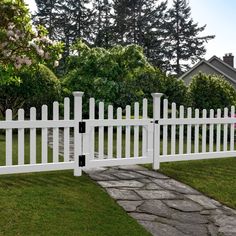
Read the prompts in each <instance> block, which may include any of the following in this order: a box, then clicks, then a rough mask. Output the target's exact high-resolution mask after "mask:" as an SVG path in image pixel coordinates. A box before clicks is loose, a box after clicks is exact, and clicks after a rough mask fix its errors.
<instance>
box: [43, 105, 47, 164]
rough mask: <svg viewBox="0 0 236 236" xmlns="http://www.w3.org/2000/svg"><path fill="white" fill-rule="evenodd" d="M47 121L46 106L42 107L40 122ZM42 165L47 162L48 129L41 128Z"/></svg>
mask: <svg viewBox="0 0 236 236" xmlns="http://www.w3.org/2000/svg"><path fill="white" fill-rule="evenodd" d="M47 119H48V106H47V105H43V106H42V120H43V121H46V120H47ZM41 138H42V141H41V145H42V163H47V162H48V129H47V128H42V137H41Z"/></svg>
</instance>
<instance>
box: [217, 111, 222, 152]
mask: <svg viewBox="0 0 236 236" xmlns="http://www.w3.org/2000/svg"><path fill="white" fill-rule="evenodd" d="M217 118H218V119H220V118H221V109H217ZM220 136H221V124H217V128H216V151H217V152H219V151H220V150H221V147H220V145H221V142H220V140H221V137H220Z"/></svg>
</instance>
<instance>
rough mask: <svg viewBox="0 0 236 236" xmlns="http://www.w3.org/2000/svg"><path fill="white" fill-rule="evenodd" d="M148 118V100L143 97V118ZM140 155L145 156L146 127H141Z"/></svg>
mask: <svg viewBox="0 0 236 236" xmlns="http://www.w3.org/2000/svg"><path fill="white" fill-rule="evenodd" d="M147 118H148V100H147V99H146V98H144V99H143V119H147ZM142 156H143V157H145V156H147V127H143V128H142Z"/></svg>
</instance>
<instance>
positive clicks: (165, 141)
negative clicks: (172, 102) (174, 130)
mask: <svg viewBox="0 0 236 236" xmlns="http://www.w3.org/2000/svg"><path fill="white" fill-rule="evenodd" d="M163 118H164V119H167V118H168V100H167V99H164V104H163ZM167 128H168V127H167V125H163V155H167V147H168V132H167Z"/></svg>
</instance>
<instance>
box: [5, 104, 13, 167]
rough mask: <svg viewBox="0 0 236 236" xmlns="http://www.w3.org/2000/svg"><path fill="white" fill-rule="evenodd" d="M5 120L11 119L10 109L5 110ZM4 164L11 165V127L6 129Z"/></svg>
mask: <svg viewBox="0 0 236 236" xmlns="http://www.w3.org/2000/svg"><path fill="white" fill-rule="evenodd" d="M6 120H8V121H9V120H12V110H10V109H7V110H6ZM6 165H7V166H10V165H12V129H6Z"/></svg>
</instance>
